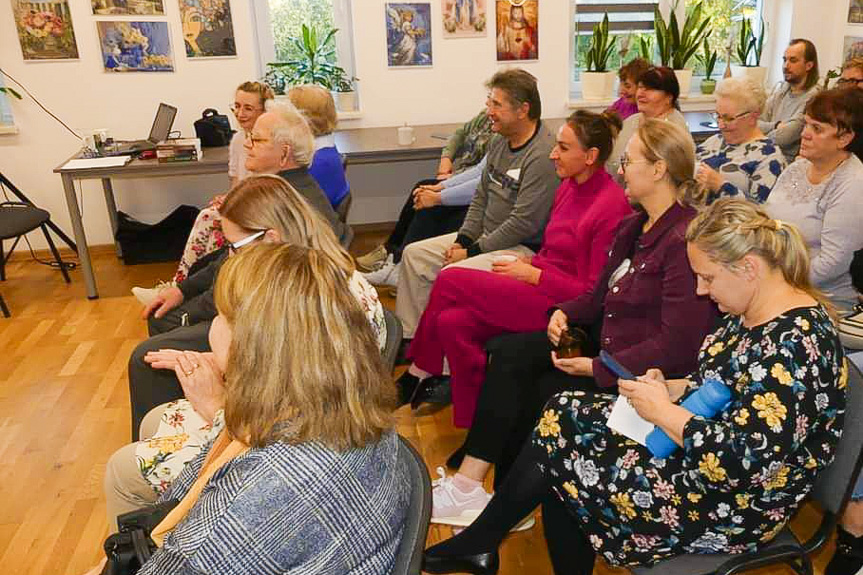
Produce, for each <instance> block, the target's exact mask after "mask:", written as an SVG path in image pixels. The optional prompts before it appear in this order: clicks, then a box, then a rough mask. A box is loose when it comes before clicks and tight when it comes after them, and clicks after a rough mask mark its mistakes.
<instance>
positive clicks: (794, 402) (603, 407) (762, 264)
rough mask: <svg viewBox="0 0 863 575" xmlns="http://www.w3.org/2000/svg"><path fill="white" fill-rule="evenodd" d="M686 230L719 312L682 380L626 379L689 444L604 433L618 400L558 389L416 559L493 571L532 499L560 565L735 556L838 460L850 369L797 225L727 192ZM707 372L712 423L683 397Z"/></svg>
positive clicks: (636, 397)
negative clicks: (503, 464) (515, 446)
mask: <svg viewBox="0 0 863 575" xmlns="http://www.w3.org/2000/svg"><path fill="white" fill-rule="evenodd" d="M686 239H687V252H688V255H689V259H690V263H691V264H692V268H693V270H694V271H695V272H696V274H697V276H698V292H699V293H702V294H707V295H709V296H710V297H711V298H712V299H713V300H714V301H716V302H717V304H718V305H719V308H720V310H721V311H723V312H725V313H727V314H728V315H726V317H725V318H724V319H723V320H722V321H721V322H720V325H719V327H718V328H717V329H716V331H714V332H713V333H712V334H711V335H709V336H708V337H707V338H706V339H705V341H704V344H703V345H702V348H701V352H700V354H699V368H698V370H697V371H696V373H694V374H692V376H691V377H690V378H688V379H682V380H668V381H666V380H665V378H664V377H663V375H662V373H660V372H659V371H658V370H655V369H652V370H648V372H647V373H646V374H644V376H642V377H640V378H639V380H640V381H637V382H635V381H620V385H619V388H620V393H621V395H624V396H626V397H627V398H628V399H629V400H630V402H631V404H632V405H633V407H634V408H635V409H636V411H638V413H639V414H640V415H641V416H642V417H644V418H645V419H646V420H648V421H650V422H651V423H653V424H655V425H657V426H658V427H660V428H661V429H662V430H663V431H665V433H666V434H668V436H669V437H670V438H671V439H672V440H673V441H674V442H675V443H677V445H678V446H681V447H682V449H677V451H676V452H675V453H674V454H672V455H671V456H670V457H668V458H667V459H656V458H653V457H652V456H651V454H650V452H649V451H648V449H647V448H646V447H643V446H641V445H639V444H638V443H636V442H634V441H632V440H630V439H628V438H626V437H624V436H622V435H619V434H617V433H616V432H613V431H611V430H610V429H609V428H608V427H607V426H606V423H605V422H606V420H607V418H608V415H609V413H610V411H611V408H612V406H613V404H614V400H615V398H614V397H613V396H608V395H599V394H596V395H593V394H589V393H583V392H575V391H573V392H565V393H562V394H560V395H557V396H555V397H554V398H553V399H552V400H551V401H549V403H548V404H547V405H546V408H545V411H544V413H543V417H542V419H541V420H540V422H539V424H538V425H537V428H536V430H535V432H534V435H533V438H532V441H531V443H530V444H528V445H527V446H526V447H525V449H524V450H523V451H522V453H521V455H520V456H519V459H518V461H517V462H516V465H515V466H513V469H512V471H511V472H510V475H509V476H508V477H507V480H506V482H505V483H504V485H503V486H502V487H501V489H500V490H499V492H498V493H497V494H496V495H495V497H494V498H493V499H492V501H491V502H490V503H489V505H488V507H486V509H485V511H484V512H483V514H482V515H481V516H480V517H479V518H478V519H477V520H476V521H475V522H474V523H473V524H472V525H471V526H470V527H469V528H468V529H466V530H465V531H464V532H462V533H461V534H460V535H459V536H457V537H455V538H453V539H450V540H448V541H446V542H444V543H441V544H439V545H437V546H435V547H433V548H431V549H429V550H427V551H426V555H425V561H426V562H425V566H424V568H425V570H427V571H428V572H431V573H446V572H452V571H455V570H466V571H469V572H472V573H494V572H495V571H496V568H497V551H496V549H497V546H498V544H499V543H500V541H501V540H502V539H503V536H504V535H505V534H506V533H507V531H508V530H509V528H510V527H512V526H513V525H514V524H515V523H516V522H517V521H518V520H520V519H521V517H522V516H523V515H524V514H527V513H528V512H529V511H530V510H531V509H532V508H533V507H535V506H536V505H537V504H539V503H542V505H543V520H544V523H545V533H546V538H547V542H548V546H549V551H550V554H551V559H552V564H553V565H554V568H555V572H556V573H564V572H567V573H585V574H588V573H591V572H592V569H593V558H594V553H599V554H601V555H602V556H603V557H604V558H605V560H606V561H608V562H609V563H611V564H613V565H626V566H636V565H648V564H651V563H654V562H656V561H658V560H660V559H664V558H668V557H672V556H674V555H679V554H683V553H720V552H721V553H741V552H744V551H748V550H752V549H755V548H757V547H758V546H759V545H760V544H762V543H765V542H767V541H769V540H770V539H772V538H773V536H774V535H775V534H776V533H778V532H779V530H781V528H782V527H783V526H784V525H785V523H786V522H787V521H788V519H790V517H791V516H792V515H793V513H794V511H795V510H796V509H797V507H798V505H799V503H800V501H801V500H803V499H804V498H805V496H806V495H807V493H808V492H809V491H810V489H811V488H812V485H813V483H814V481H815V477H816V475H817V473H818V472H819V471H820V470H822V469H823V468H824V467H825V466H826V465H828V464H829V463H830V462H831V461H832V459H833V456H834V452H835V448H836V445H837V443H838V441H839V437H840V435H841V430H842V423H843V414H844V406H845V389H844V388H845V382H846V380H847V369H846V368H845V366H844V357H843V354H842V347H841V345H840V344H839V340H838V337H837V335H836V331H835V329H834V327H833V324H832V321H831V319H830V317H829V315H828V312H827V310H826V309H825V307H824V305H823V304H822V303H821V302H823V301H824V299H823V297H822V296H821V294H820V293H818V292H817V291H816V290H814V289H813V288H812V287H811V284H810V283H809V279H808V278H809V269H808V256H807V252H806V247H805V244H804V243H803V240H802V239H801V237H800V234H799V232H798V231H797V230H796V228H794V227H793V226H790V225H788V224H783V223H782V222H779V221H777V220H772V219H770V218H768V217H767V215H766V214H765V212H764V211H763V210H762V209H761V208H759V207H757V206H755V205H754V204H750V203H748V202H746V201H743V200H733V199H723V200H719V201H717V202H716V203H714V205H713V206H711V208H710V209H708V210H707V211H705V212H704V213H702V214H701V215H699V216H698V217H697V218H696V219H695V220H693V222H692V223H691V224H690V227H689V229H688V232H687V238H686ZM708 378H717V379H719V380H720V381H722V382H723V383H725V384H726V385H728V386H729V387H730V389H731V394H732V401H731V404H730V405H729V406H728V407H727V408H726V409H725V410H724V411H723V412H721V413H719V414H717V415H716V416H715V417H713V418H712V419H708V418H704V417H699V416H694V415H693V414H692V413H691V412H689V411H688V410H686V409H685V408H683V407H682V406H681V405H679V404H680V402H681V401H682V400H683V399H685V398H686V397H687V396H688V395H689V394H691V393H693V391H694V390H695V389H697V388H698V387H699V386H701V384H702V383H703V382H704V381H705V380H706V379H708ZM561 503H562V504H561ZM573 518H574V520H573Z"/></svg>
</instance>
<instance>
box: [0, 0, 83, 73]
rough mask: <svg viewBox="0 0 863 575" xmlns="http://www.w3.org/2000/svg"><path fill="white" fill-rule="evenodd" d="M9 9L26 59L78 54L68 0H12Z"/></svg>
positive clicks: (49, 58) (46, 58)
mask: <svg viewBox="0 0 863 575" xmlns="http://www.w3.org/2000/svg"><path fill="white" fill-rule="evenodd" d="M12 13H13V15H14V16H15V25H16V26H17V28H18V40H19V41H20V42H21V52H22V53H23V55H24V59H25V60H74V59H77V58H78V45H77V44H76V43H75V30H74V29H73V28H72V16H71V13H70V12H69V2H68V1H67V0H56V1H48V2H24V1H22V0H12Z"/></svg>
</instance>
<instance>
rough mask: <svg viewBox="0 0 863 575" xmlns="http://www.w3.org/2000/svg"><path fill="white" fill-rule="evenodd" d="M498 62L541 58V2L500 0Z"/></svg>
mask: <svg viewBox="0 0 863 575" xmlns="http://www.w3.org/2000/svg"><path fill="white" fill-rule="evenodd" d="M495 8H496V12H495V16H496V19H495V23H496V25H497V29H496V32H497V61H498V62H511V61H516V60H522V61H523V60H538V59H539V1H538V0H497V5H496V6H495Z"/></svg>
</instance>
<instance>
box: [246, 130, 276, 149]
mask: <svg viewBox="0 0 863 575" xmlns="http://www.w3.org/2000/svg"><path fill="white" fill-rule="evenodd" d="M246 140H247V141H248V142H249V143H250V144H251V146H252V147H253V148H254V147H255V146H257V145H258V144H265V143H267V142H269V141H270V138H259V137H257V136H255V135H253V134H250V133H249V132H246Z"/></svg>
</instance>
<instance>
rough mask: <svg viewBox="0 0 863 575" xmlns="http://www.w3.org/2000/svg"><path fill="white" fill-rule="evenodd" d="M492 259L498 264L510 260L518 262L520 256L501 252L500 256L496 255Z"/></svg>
mask: <svg viewBox="0 0 863 575" xmlns="http://www.w3.org/2000/svg"><path fill="white" fill-rule="evenodd" d="M491 261H493V262H494V263H496V264H505V263H510V262H516V261H518V258H517V257H515V256H513V255H510V254H501V255H499V256H494V258H492V260H491Z"/></svg>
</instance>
